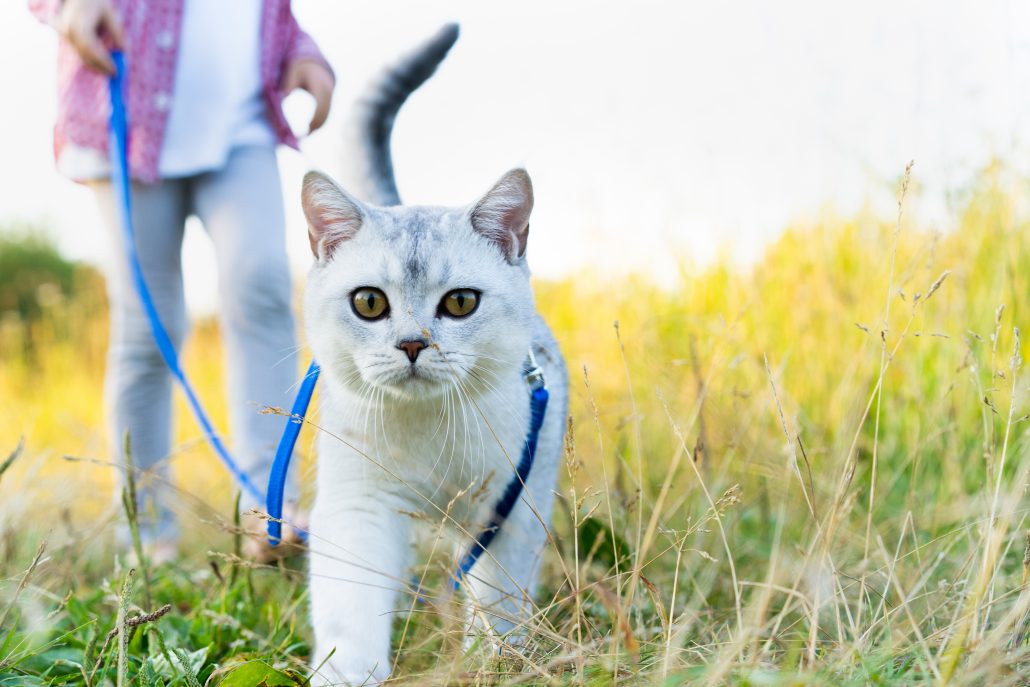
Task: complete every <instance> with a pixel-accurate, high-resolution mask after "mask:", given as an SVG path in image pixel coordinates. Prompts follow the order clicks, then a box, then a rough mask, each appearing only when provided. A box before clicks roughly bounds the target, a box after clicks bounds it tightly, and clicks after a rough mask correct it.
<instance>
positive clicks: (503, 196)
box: [469, 169, 533, 263]
mask: <svg viewBox="0 0 1030 687" xmlns="http://www.w3.org/2000/svg"><path fill="white" fill-rule="evenodd" d="M532 211H533V182H532V181H530V179H529V174H527V173H526V170H524V169H513V170H511V171H510V172H508V173H507V174H505V175H504V176H503V177H501V178H500V180H499V181H498V182H497V183H496V184H494V187H493V188H492V189H490V190H489V191H487V194H486V195H485V196H483V197H482V198H480V199H479V201H477V202H476V204H475V205H473V206H472V209H471V210H470V211H469V221H471V222H472V228H473V229H474V230H475V231H476V233H478V234H480V235H481V236H483V237H485V238H487V239H489V240H490V241H492V242H493V243H494V244H496V245H497V247H498V248H500V250H501V253H503V254H504V257H505V259H507V260H508V262H511V263H514V262H517V261H518V260H519V258H521V257H522V256H523V255H525V254H526V241H527V240H528V239H529V215H530V213H531V212H532Z"/></svg>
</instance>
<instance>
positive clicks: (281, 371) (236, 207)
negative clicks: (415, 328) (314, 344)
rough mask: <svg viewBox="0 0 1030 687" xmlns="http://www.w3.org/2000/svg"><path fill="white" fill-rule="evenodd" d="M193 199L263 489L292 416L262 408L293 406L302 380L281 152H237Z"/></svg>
mask: <svg viewBox="0 0 1030 687" xmlns="http://www.w3.org/2000/svg"><path fill="white" fill-rule="evenodd" d="M193 198H194V210H195V212H196V214H197V216H198V217H199V218H200V221H201V222H202V223H203V224H204V227H205V229H206V230H207V232H208V233H209V234H210V235H211V239H212V241H213V242H214V246H215V253H216V256H217V261H218V281H219V292H220V295H221V301H222V302H221V318H222V332H223V337H224V339H225V351H226V358H227V362H228V378H229V408H230V414H229V417H230V423H231V425H232V437H233V442H232V443H233V446H234V450H235V454H236V456H237V457H238V459H239V461H240V463H241V467H242V468H243V469H244V470H245V471H246V472H247V474H248V475H249V476H250V477H251V479H252V480H253V481H254V482H255V483H256V484H258V485H260V486H261V487H262V488H263V487H264V485H266V484H267V483H268V473H269V471H270V470H271V466H272V459H273V458H274V455H275V448H276V445H277V444H278V442H279V437H280V435H281V434H282V430H283V426H284V424H285V422H286V420H285V418H283V417H282V416H280V415H272V414H263V413H261V409H262V408H263V407H264V406H276V407H281V408H286V409H289V407H290V404H291V402H292V398H291V394H292V392H293V390H294V389H295V386H294V385H295V384H296V383H297V381H298V380H297V374H298V372H297V343H296V337H295V332H294V323H293V315H292V313H291V311H290V301H291V284H290V272H289V264H288V261H287V257H286V240H285V234H286V232H285V224H286V222H285V217H284V214H283V204H282V188H281V185H280V181H279V168H278V165H277V162H276V158H275V151H274V150H272V149H271V148H268V147H261V146H248V147H242V148H238V149H236V150H234V151H233V152H232V154H231V155H230V157H229V160H228V162H227V163H226V165H225V167H224V168H222V169H221V170H218V171H216V172H209V173H206V174H202V175H199V176H197V177H195V178H194V180H193ZM295 484H296V482H295V480H293V478H292V476H291V477H290V478H289V479H288V480H287V484H286V498H287V500H296V497H297V490H296V486H295ZM248 505H251V506H258V507H260V508H261V509H262V510H263V509H264V504H248Z"/></svg>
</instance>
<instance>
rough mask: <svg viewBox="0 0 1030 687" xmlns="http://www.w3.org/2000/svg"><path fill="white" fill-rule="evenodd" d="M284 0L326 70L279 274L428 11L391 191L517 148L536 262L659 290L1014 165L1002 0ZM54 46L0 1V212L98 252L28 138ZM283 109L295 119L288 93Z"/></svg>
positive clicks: (943, 217) (944, 213) (47, 85)
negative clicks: (441, 58) (420, 71)
mask: <svg viewBox="0 0 1030 687" xmlns="http://www.w3.org/2000/svg"><path fill="white" fill-rule="evenodd" d="M294 6H295V11H296V14H297V16H298V18H299V20H300V22H301V24H302V25H303V26H304V27H305V28H306V29H307V30H308V31H309V32H310V33H311V34H312V35H313V36H314V38H315V39H316V41H317V42H318V43H319V45H320V46H321V47H322V48H323V50H324V51H325V52H326V54H327V55H328V57H329V59H330V61H331V62H332V64H333V66H334V67H335V69H336V72H337V76H338V79H339V87H338V89H337V91H336V98H335V102H334V111H333V113H332V117H331V119H330V122H329V124H328V126H326V127H325V128H324V129H323V130H322V131H319V132H318V133H316V134H315V135H314V136H312V137H311V138H310V139H309V140H306V141H305V142H304V145H303V151H302V154H297V153H294V152H292V151H283V152H282V153H281V162H282V169H283V174H284V183H283V192H284V194H285V197H286V200H287V203H286V207H287V209H288V210H289V212H290V215H289V217H290V231H289V237H290V251H291V255H292V257H293V265H294V267H295V273H296V275H297V277H298V278H299V277H300V276H302V275H303V273H304V270H305V269H306V266H307V264H308V258H309V250H308V246H307V240H306V238H305V231H304V226H303V222H302V218H301V215H300V211H299V203H298V202H297V196H298V188H299V179H300V177H301V175H302V174H303V172H304V171H305V170H306V169H308V168H309V167H318V168H322V169H325V170H327V171H329V172H333V171H335V170H338V169H339V168H340V166H341V164H342V160H343V158H344V156H345V155H346V151H344V150H342V149H341V146H340V142H339V141H340V138H341V136H340V124H341V121H342V119H343V118H344V116H345V115H346V114H347V111H348V107H349V104H350V102H351V100H352V99H353V98H354V97H355V95H356V94H357V93H358V92H359V90H360V89H361V88H362V87H363V86H364V84H365V83H366V82H367V81H368V80H369V79H370V78H371V76H372V75H373V74H374V73H375V72H376V70H378V69H379V68H381V67H382V65H384V64H386V63H387V62H389V61H391V60H392V59H394V58H395V57H396V56H397V55H399V54H401V53H402V52H403V51H405V50H407V49H408V48H409V47H410V46H412V45H414V44H415V43H417V42H418V41H419V40H421V39H422V38H423V37H425V36H427V35H428V34H430V33H431V32H432V31H433V30H434V29H435V28H436V27H437V26H439V25H440V24H441V23H443V22H445V21H449V20H457V21H459V22H460V23H461V25H462V32H463V33H462V37H461V39H460V40H459V42H458V45H457V46H456V48H455V50H454V52H453V53H452V54H451V56H450V57H449V58H448V59H447V61H446V63H445V64H444V65H443V67H442V68H441V69H440V71H439V73H438V74H437V75H436V76H435V77H434V79H433V81H432V83H431V84H430V85H428V86H427V87H426V88H424V89H422V90H421V91H419V92H418V93H417V94H416V95H415V96H414V97H413V98H412V100H411V101H410V102H409V103H408V104H407V105H406V106H405V110H404V114H403V115H402V116H401V117H400V118H399V121H398V125H397V129H396V132H395V144H394V155H395V158H396V166H397V170H398V178H399V183H400V187H401V192H402V194H403V195H404V197H405V199H406V201H408V202H419V203H434V204H464V203H467V202H470V201H471V199H473V198H476V197H478V195H479V194H480V193H481V192H482V191H483V189H485V188H486V187H488V186H489V184H490V183H491V182H492V180H493V179H494V178H496V177H497V176H499V175H500V174H501V173H502V172H503V171H505V170H507V169H509V168H510V167H513V166H516V165H526V166H527V167H528V169H529V171H530V173H531V174H532V176H533V178H534V180H535V181H536V184H537V186H538V188H539V192H538V194H537V196H538V199H537V209H536V212H535V221H534V225H533V226H534V234H533V242H532V246H531V261H532V262H531V264H532V266H533V268H534V270H535V271H536V273H537V274H538V275H540V276H544V277H556V276H562V275H567V274H569V273H572V272H575V271H578V270H581V269H583V268H592V269H596V270H598V271H602V272H604V273H605V274H626V273H628V272H646V273H647V274H648V275H649V276H651V277H652V278H655V279H658V280H660V281H662V282H663V283H666V284H668V283H671V282H672V281H674V280H675V279H676V277H677V275H678V273H679V270H680V268H681V267H682V266H683V265H684V264H688V265H689V264H693V265H699V264H700V265H703V264H707V263H710V262H711V261H712V260H713V259H715V258H716V257H718V256H720V255H723V256H729V257H730V258H731V259H733V260H734V261H737V262H740V263H744V264H746V263H749V262H752V261H754V260H755V259H756V258H758V257H759V256H760V255H761V253H762V249H763V247H764V246H765V245H766V244H767V243H768V242H769V241H770V240H772V239H774V238H775V237H777V236H778V235H779V233H780V232H781V231H782V230H783V229H784V228H785V227H786V226H787V225H788V224H790V223H791V222H794V221H798V220H805V219H810V218H813V217H815V216H817V215H818V214H819V213H821V212H823V211H825V210H827V209H833V210H834V211H836V212H839V213H841V214H845V215H846V214H850V213H853V212H854V211H855V210H857V209H859V208H861V207H865V206H867V205H870V204H871V205H872V206H873V207H875V208H877V209H879V210H887V211H889V210H890V208H891V207H892V205H893V202H894V195H895V189H894V185H895V183H896V181H897V179H898V178H899V176H900V174H901V171H902V169H903V168H904V165H905V163H907V162H908V161H909V160H912V159H914V160H916V161H917V165H918V166H917V168H916V169H917V171H916V180H917V184H918V187H919V193H918V195H917V196H916V198H915V199H914V200H912V201H910V203H911V206H910V209H911V210H913V211H916V212H918V213H919V215H920V216H921V217H923V218H924V219H925V220H926V221H928V222H932V223H933V224H934V225H935V226H939V227H940V228H942V229H947V228H952V227H954V226H955V223H956V222H955V212H954V209H955V203H956V199H955V197H956V194H958V195H961V193H962V192H963V191H964V190H967V189H968V188H969V185H970V182H971V180H972V179H973V178H974V176H975V175H976V174H977V173H978V171H979V170H981V169H983V168H984V167H985V165H987V164H988V163H989V162H991V161H992V160H995V159H1004V160H1005V161H1006V162H1007V163H1008V164H1009V165H1012V166H1014V167H1015V168H1016V169H1019V170H1026V169H1030V153H1028V152H1027V145H1026V144H1027V142H1028V141H1030V6H1027V5H1026V4H1025V3H1019V2H1003V1H998V2H984V3H966V2H961V1H954V2H952V1H946V2H933V1H926V2H906V3H895V2H890V1H889V0H874V1H873V2H868V3H864V4H863V5H862V7H861V9H849V10H842V9H840V8H839V7H838V6H835V5H832V4H828V3H823V2H817V1H815V0H811V1H809V0H804V1H801V0H789V1H787V2H779V3H775V4H769V3H765V2H760V1H757V0H756V1H753V2H746V1H744V2H741V1H736V2H725V3H672V2H648V1H645V2H638V3H615V2H601V3H597V2H582V1H580V0H572V1H570V2H562V3H551V2H543V1H537V0H529V1H528V2H524V3H518V4H517V5H507V6H503V5H502V6H494V5H484V4H482V3H477V2H473V1H472V0H467V1H465V0H463V1H459V2H449V3H415V2H410V3H397V2H392V3H334V2H324V1H319V0H296V1H295V2H294ZM56 40H57V39H56V36H55V34H54V32H53V31H52V30H50V29H49V28H48V27H45V26H42V25H40V24H39V23H37V22H36V21H35V20H34V19H33V18H32V17H31V16H30V15H29V13H28V11H27V10H26V8H25V6H24V3H21V2H18V1H15V2H7V3H3V5H2V6H0V65H3V67H2V73H3V84H4V88H5V91H6V96H5V98H4V101H5V106H4V107H3V108H2V110H0V130H2V131H4V132H6V137H7V141H6V142H5V144H4V155H3V160H4V162H3V164H2V165H0V224H12V223H19V222H21V223H25V222H28V223H32V224H33V225H36V226H41V227H46V228H47V230H48V231H49V232H50V233H51V235H52V236H53V237H54V238H55V239H56V241H57V245H58V247H59V248H60V250H61V252H62V253H63V254H65V255H67V256H69V257H72V258H75V259H82V260H87V261H89V262H91V263H102V262H103V261H104V260H106V259H108V257H109V255H108V251H107V250H106V248H107V247H106V245H105V243H104V241H103V240H101V237H102V236H103V232H102V230H101V226H100V224H99V219H98V216H97V213H96V210H95V209H94V204H93V200H92V198H91V196H90V194H89V193H88V192H87V191H86V190H84V189H82V188H79V187H77V186H76V185H75V184H73V183H71V182H69V181H67V180H65V179H63V178H61V177H60V176H58V174H57V173H56V172H55V170H54V167H53V162H52V158H51V154H50V150H51V142H50V138H51V127H52V123H53V119H54V112H55V103H56V97H55V88H54V64H55V44H56ZM300 98H303V96H300ZM293 109H294V110H295V111H296V113H297V118H296V119H295V121H297V122H305V121H306V120H305V119H304V118H303V112H302V111H303V110H304V107H303V103H294V107H293ZM185 263H186V270H187V287H188V297H189V299H190V303H191V305H192V306H193V308H194V310H195V311H198V310H199V311H210V310H211V309H212V308H213V307H215V303H214V300H213V299H214V296H213V293H214V289H213V288H212V281H213V279H214V262H213V258H212V255H211V251H210V249H209V246H208V245H207V239H206V237H204V236H203V233H202V231H200V230H199V227H194V228H193V231H191V233H190V236H189V238H188V240H187V244H186V261H185Z"/></svg>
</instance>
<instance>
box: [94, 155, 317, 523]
mask: <svg viewBox="0 0 1030 687" xmlns="http://www.w3.org/2000/svg"><path fill="white" fill-rule="evenodd" d="M93 189H94V191H95V194H96V197H97V201H98V203H99V206H100V210H101V212H102V214H103V216H104V219H105V222H106V223H107V225H108V226H109V227H110V238H111V243H112V246H113V249H114V255H113V260H112V268H111V269H110V270H109V274H108V279H107V284H108V297H109V301H110V306H111V340H110V348H109V351H108V360H107V379H106V396H107V403H108V408H109V421H110V430H111V439H112V441H114V442H117V444H118V445H119V448H118V455H119V459H120V461H124V449H123V448H121V446H122V444H123V440H122V438H123V437H124V436H125V434H126V432H128V435H129V438H130V442H131V447H132V455H133V461H134V462H135V464H136V467H137V468H139V469H140V470H149V471H152V472H151V478H150V479H149V480H145V481H146V482H147V483H149V485H150V486H149V487H147V488H145V489H143V490H142V491H141V504H140V512H141V514H145V518H144V523H145V525H146V530H147V531H146V532H145V536H148V537H154V536H174V534H175V527H174V523H173V520H172V516H171V511H170V509H169V508H168V504H169V503H172V502H173V501H174V497H173V496H172V494H171V493H170V487H168V486H166V485H168V483H169V479H168V478H169V470H168V461H167V460H163V459H165V458H167V457H168V456H169V454H170V453H171V449H172V446H171V442H172V431H171V416H172V384H173V380H172V377H171V374H170V373H169V371H168V369H167V367H166V366H165V363H164V361H163V360H162V358H161V356H160V354H159V352H158V350H157V346H156V345H155V344H154V340H153V336H152V334H151V330H150V324H149V321H148V320H147V317H146V314H145V313H144V311H143V308H142V306H141V304H140V300H139V297H138V296H137V294H136V291H135V289H134V287H133V285H132V281H131V273H130V272H129V268H128V264H127V262H126V258H125V250H124V241H123V235H122V229H121V226H120V224H119V217H118V209H117V205H116V204H115V198H114V194H113V189H112V187H111V184H110V182H98V183H96V184H94V185H93ZM132 203H133V222H134V225H135V230H136V236H135V239H136V250H137V251H138V253H139V259H140V263H141V265H142V268H143V275H144V278H145V279H146V282H147V285H148V286H149V288H150V292H151V294H152V295H153V298H154V301H155V304H156V306H157V311H158V313H159V314H160V316H161V320H162V321H163V323H164V326H165V328H166V329H167V330H168V334H169V336H170V337H171V339H172V341H173V342H174V343H175V345H176V348H177V349H179V348H180V345H181V343H182V340H183V338H184V336H185V334H186V329H187V321H186V306H185V301H184V298H183V281H182V239H183V233H184V225H185V222H186V219H187V218H188V217H189V216H190V215H196V216H197V217H198V218H199V219H200V221H201V223H203V225H204V228H205V230H206V231H207V233H208V234H209V235H210V236H211V241H212V243H213V244H214V248H215V255H216V259H217V263H218V290H219V296H220V301H221V308H220V318H221V326H222V337H223V340H224V342H225V358H226V367H227V371H228V385H229V388H228V400H229V420H230V435H229V437H228V438H229V441H228V442H227V443H228V445H229V446H230V447H231V448H230V451H231V452H232V454H233V456H234V457H235V458H236V459H237V461H238V462H239V464H240V467H241V468H243V470H244V471H246V472H247V474H248V475H249V477H250V478H251V480H252V481H253V482H254V483H255V484H257V485H258V487H259V488H260V489H261V490H264V488H265V485H266V484H267V481H268V472H269V469H270V468H271V464H272V458H273V456H274V452H275V447H276V444H277V443H278V440H279V435H280V433H281V431H282V428H283V425H284V422H285V421H284V419H283V418H282V417H280V416H276V415H263V414H261V413H260V410H261V408H262V406H265V405H270V406H280V407H286V408H288V407H289V406H290V403H291V400H292V399H291V398H290V393H291V388H292V387H293V385H294V384H295V383H296V381H297V375H298V372H297V360H296V341H295V337H294V324H293V317H292V315H291V313H290V293H291V288H290V274H289V267H288V263H287V256H286V245H285V231H284V227H285V219H284V215H283V207H282V190H281V186H280V181H279V169H278V166H277V163H276V158H275V151H274V150H273V149H272V148H270V147H261V146H249V147H241V148H237V149H236V150H234V151H233V152H232V154H231V155H230V158H229V160H228V162H227V163H226V165H225V167H224V168H222V169H220V170H217V171H214V172H207V173H203V174H198V175H196V176H192V177H185V178H177V179H166V180H163V181H160V182H158V183H155V184H142V183H134V184H133V187H132ZM210 456H211V460H212V461H215V460H218V459H217V457H216V456H215V454H214V452H213V451H212V452H211V453H210ZM182 486H183V488H184V489H186V490H187V491H188V490H189V488H190V484H189V477H188V476H186V483H185V484H183V485H182ZM295 496H296V493H295V487H294V485H293V484H292V483H290V484H287V498H291V497H295ZM244 502H245V504H246V506H247V507H249V506H261V507H263V504H256V503H253V502H252V500H251V499H248V498H247V495H246V494H244Z"/></svg>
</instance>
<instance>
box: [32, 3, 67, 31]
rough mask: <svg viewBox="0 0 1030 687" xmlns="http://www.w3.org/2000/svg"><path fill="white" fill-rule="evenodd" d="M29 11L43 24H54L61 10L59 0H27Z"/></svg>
mask: <svg viewBox="0 0 1030 687" xmlns="http://www.w3.org/2000/svg"><path fill="white" fill-rule="evenodd" d="M29 11H30V12H32V14H34V15H36V19H38V20H40V21H41V22H43V23H44V24H49V25H50V26H54V24H55V23H56V22H57V14H58V13H59V12H60V11H61V0H29Z"/></svg>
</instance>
